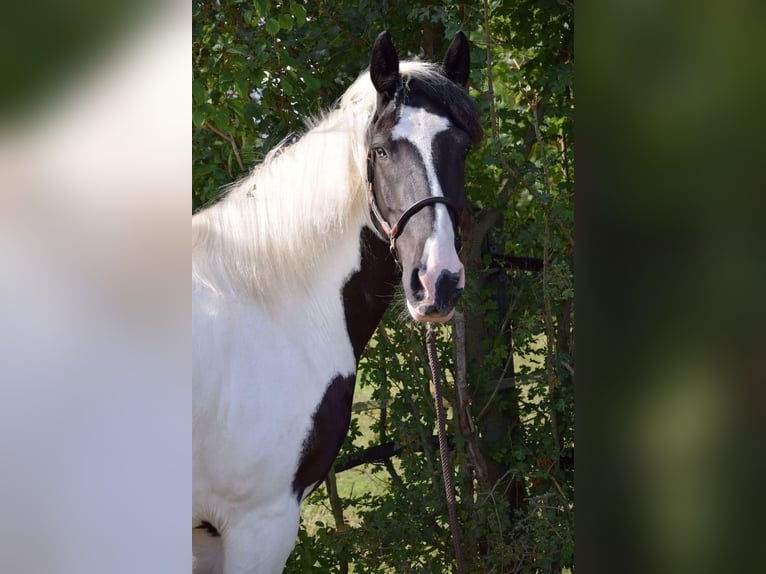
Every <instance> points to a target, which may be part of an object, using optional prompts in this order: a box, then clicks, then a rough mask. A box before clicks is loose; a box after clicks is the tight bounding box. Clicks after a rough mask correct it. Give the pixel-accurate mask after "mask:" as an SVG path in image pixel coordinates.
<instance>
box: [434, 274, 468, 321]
mask: <svg viewBox="0 0 766 574" xmlns="http://www.w3.org/2000/svg"><path fill="white" fill-rule="evenodd" d="M459 282H460V274H459V273H451V272H450V271H446V270H445V271H442V272H441V274H440V275H439V279H437V280H436V297H435V298H434V306H435V307H436V308H437V309H439V310H440V311H449V310H451V309H452V308H453V307H454V306H455V305H457V301H458V299H460V295H461V294H462V293H463V290H462V289H459V288H458V283H459Z"/></svg>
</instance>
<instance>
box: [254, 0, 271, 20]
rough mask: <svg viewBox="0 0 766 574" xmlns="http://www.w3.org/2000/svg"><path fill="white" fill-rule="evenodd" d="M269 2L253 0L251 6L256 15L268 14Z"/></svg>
mask: <svg viewBox="0 0 766 574" xmlns="http://www.w3.org/2000/svg"><path fill="white" fill-rule="evenodd" d="M270 7H271V6H270V3H269V2H267V0H253V8H255V13H256V14H258V16H268V15H269V8H270Z"/></svg>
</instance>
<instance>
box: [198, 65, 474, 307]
mask: <svg viewBox="0 0 766 574" xmlns="http://www.w3.org/2000/svg"><path fill="white" fill-rule="evenodd" d="M400 73H401V76H402V79H403V81H404V82H405V84H407V83H408V82H411V81H412V80H417V84H418V86H419V89H421V90H423V91H424V92H425V93H426V94H427V95H430V96H434V97H437V98H438V101H441V103H442V104H444V105H445V106H446V108H447V109H448V111H449V112H450V115H451V116H453V119H454V120H455V121H457V122H458V124H461V127H463V128H464V129H466V131H468V133H469V135H471V136H472V137H475V135H476V133H477V131H478V134H479V135H480V131H481V128H480V127H479V123H478V117H477V116H476V112H475V109H474V108H473V104H472V102H471V100H470V98H468V95H467V94H466V93H465V92H464V91H463V90H461V89H460V88H458V87H457V86H455V85H454V84H452V83H451V82H449V81H448V80H447V79H446V78H445V77H444V76H443V75H442V73H441V71H440V68H439V67H438V66H436V65H434V64H429V63H425V62H413V61H410V62H401V64H400ZM376 105H377V92H376V91H375V88H374V86H373V85H372V82H371V81H370V77H369V72H364V73H362V74H361V75H360V76H359V78H358V79H357V80H356V81H355V82H354V83H353V84H352V85H351V86H350V87H349V88H348V90H347V91H346V92H345V94H344V95H343V96H342V97H341V99H340V102H339V105H338V106H337V107H336V108H335V109H333V110H331V111H329V112H327V113H325V114H323V115H321V116H320V117H318V118H313V119H309V120H308V121H307V122H306V123H307V131H306V133H304V134H303V136H302V137H300V139H299V140H298V141H297V142H296V143H294V144H292V145H289V146H282V147H278V148H276V149H275V150H273V151H272V152H271V153H269V155H268V156H267V157H266V159H265V160H264V162H263V163H261V164H260V165H258V166H256V167H255V168H254V170H253V171H252V172H251V173H250V174H249V175H248V176H247V177H245V178H244V179H242V180H241V181H239V182H237V183H235V184H233V185H231V186H230V187H229V188H228V189H227V190H226V192H225V196H224V197H223V198H222V199H221V200H220V201H219V202H218V203H216V204H214V205H212V206H210V207H208V208H206V209H203V210H202V211H200V212H198V213H196V214H195V215H193V216H192V275H193V277H194V278H196V279H197V280H199V281H201V282H202V283H204V284H205V285H207V286H208V287H210V288H211V289H213V290H215V291H217V292H230V291H234V292H237V293H240V294H247V295H251V296H255V297H264V296H268V294H269V293H270V292H280V291H282V290H284V289H286V288H295V286H296V285H298V286H299V285H303V284H305V282H306V281H308V280H309V278H310V277H311V276H312V275H314V274H315V273H316V271H317V269H318V268H319V267H320V266H321V265H323V264H326V263H327V261H326V257H327V254H328V252H330V251H331V247H333V245H334V244H335V243H336V242H339V241H346V242H348V241H358V233H359V229H360V227H361V226H362V225H363V224H364V223H365V222H366V221H368V220H369V208H368V204H367V195H366V177H367V176H366V173H367V172H366V158H367V145H368V142H367V137H368V131H369V128H370V122H371V121H372V119H373V115H374V113H375V109H376ZM349 234H355V237H350V236H349Z"/></svg>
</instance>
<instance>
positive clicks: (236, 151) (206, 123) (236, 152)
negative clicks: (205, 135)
mask: <svg viewBox="0 0 766 574" xmlns="http://www.w3.org/2000/svg"><path fill="white" fill-rule="evenodd" d="M202 125H203V126H205V127H206V128H207V129H209V130H210V131H211V132H213V133H214V134H216V135H217V136H218V137H220V138H222V139H224V140H226V141H227V142H229V145H230V146H231V150H232V151H233V152H234V157H235V158H236V159H237V165H238V166H239V169H241V170H242V171H245V166H244V165H243V164H242V159H241V158H240V157H239V149H238V148H237V142H235V141H234V138H233V137H232V136H230V135H228V134H225V133H223V132H222V131H221V130H219V129H218V128H217V127H215V126H214V125H213V124H211V123H210V122H209V121H207V120H205V121H203V122H202Z"/></svg>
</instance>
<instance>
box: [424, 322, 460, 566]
mask: <svg viewBox="0 0 766 574" xmlns="http://www.w3.org/2000/svg"><path fill="white" fill-rule="evenodd" d="M426 348H427V350H428V364H429V366H430V367H431V378H432V379H433V382H434V395H435V396H434V401H435V402H436V421H437V423H438V427H439V460H440V462H441V466H442V478H444V491H445V493H446V496H447V512H448V513H449V525H450V530H451V531H452V543H453V545H454V547H455V561H456V562H457V571H458V574H463V571H464V570H463V552H462V550H461V548H460V531H459V530H458V524H457V504H456V502H455V484H454V482H453V480H452V467H451V461H450V453H449V448H448V446H447V431H446V428H445V423H444V406H443V405H442V390H441V381H442V370H441V367H440V366H439V359H438V357H437V356H436V341H435V339H434V332H433V329H432V328H431V323H427V324H426Z"/></svg>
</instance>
